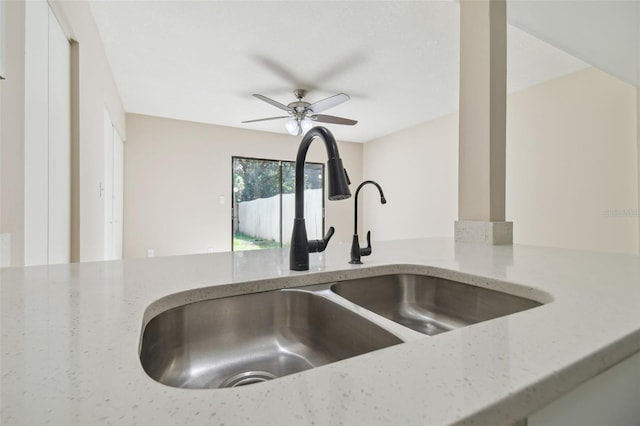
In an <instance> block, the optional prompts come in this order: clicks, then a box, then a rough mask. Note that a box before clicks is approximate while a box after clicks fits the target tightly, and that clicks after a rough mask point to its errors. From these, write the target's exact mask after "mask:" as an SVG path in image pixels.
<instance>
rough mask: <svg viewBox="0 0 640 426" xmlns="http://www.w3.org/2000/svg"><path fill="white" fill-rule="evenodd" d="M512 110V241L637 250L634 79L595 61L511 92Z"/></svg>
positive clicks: (509, 148)
mask: <svg viewBox="0 0 640 426" xmlns="http://www.w3.org/2000/svg"><path fill="white" fill-rule="evenodd" d="M507 116H508V117H507V215H508V217H509V218H510V220H513V222H514V241H516V242H519V243H525V244H533V245H540V246H555V247H570V248H578V249H586V250H598V251H611V252H623V253H637V252H638V238H637V235H638V218H637V215H634V214H632V213H631V214H630V213H629V212H633V211H635V210H636V209H637V207H638V175H637V173H638V164H637V149H638V148H637V140H636V135H635V134H636V105H635V90H634V87H633V86H631V85H629V84H627V83H624V82H622V81H621V80H618V79H616V78H614V77H611V76H609V75H607V74H605V73H604V72H602V71H598V70H596V69H595V68H590V69H587V70H584V71H580V72H577V73H574V74H570V75H567V76H565V77H563V78H559V79H556V80H552V81H549V82H547V83H544V84H541V85H539V86H536V87H535V88H532V89H529V90H524V91H521V92H518V93H515V94H512V95H511V96H509V98H508V110H507Z"/></svg>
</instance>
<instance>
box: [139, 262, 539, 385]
mask: <svg viewBox="0 0 640 426" xmlns="http://www.w3.org/2000/svg"><path fill="white" fill-rule="evenodd" d="M540 305H541V303H540V302H538V301H534V300H530V299H527V298H524V297H520V296H515V295H512V294H508V293H505V292H501V291H496V290H492V289H488V288H484V287H477V286H474V285H470V284H465V283H462V282H457V281H451V280H448V279H444V278H438V277H433V276H429V275H420V274H390V275H379V276H374V277H369V278H357V279H351V280H346V281H341V282H332V283H325V284H320V285H314V286H309V287H299V288H291V289H282V290H272V291H267V292H261V293H251V294H245V295H240V296H232V297H225V298H219V299H210V300H203V301H199V302H194V303H189V304H186V305H182V306H179V307H176V308H173V309H170V310H167V311H165V312H162V313H160V314H159V315H157V316H155V317H154V318H152V319H151V320H150V321H149V322H148V323H147V324H146V326H145V327H144V330H143V332H142V338H141V344H140V360H141V363H142V366H143V368H144V370H145V371H146V373H147V374H148V375H149V376H150V377H151V378H153V379H155V380H156V381H158V382H160V383H163V384H165V385H168V386H173V387H179V388H192V389H207V388H230V387H236V386H242V385H249V384H253V383H259V382H264V381H267V380H272V379H275V378H278V377H282V376H286V375H288V374H293V373H297V372H300V371H304V370H307V369H310V368H314V367H318V366H321V365H325V364H329V363H332V362H336V361H340V360H343V359H346V358H351V357H354V356H357V355H361V354H364V353H367V352H372V351H375V350H378V349H382V348H385V347H388V346H392V345H397V344H400V343H403V342H408V341H411V340H416V339H418V338H424V337H425V335H427V336H434V335H437V334H440V333H443V332H446V331H449V330H454V329H457V328H461V327H465V326H468V325H471V324H474V323H478V322H481V321H487V320H490V319H494V318H497V317H502V316H505V315H511V314H514V313H516V312H519V311H523V310H526V309H530V308H534V307H536V306H540Z"/></svg>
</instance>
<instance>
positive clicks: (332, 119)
mask: <svg viewBox="0 0 640 426" xmlns="http://www.w3.org/2000/svg"><path fill="white" fill-rule="evenodd" d="M309 118H311V119H312V120H314V121H320V122H322V123H333V124H345V125H347V126H353V125H355V124H358V122H357V121H356V120H350V119H348V118H342V117H336V116H334V115H324V114H314V115H312V116H310V117H309Z"/></svg>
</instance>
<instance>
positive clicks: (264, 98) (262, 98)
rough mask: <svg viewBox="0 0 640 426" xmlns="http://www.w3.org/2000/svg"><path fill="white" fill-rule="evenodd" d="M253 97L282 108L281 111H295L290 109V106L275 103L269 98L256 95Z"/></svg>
mask: <svg viewBox="0 0 640 426" xmlns="http://www.w3.org/2000/svg"><path fill="white" fill-rule="evenodd" d="M253 96H254V97H256V98H258V99H260V100H261V101H265V102H266V103H268V104H271V105H273V106H274V107H276V108H280V109H281V110H284V111H287V112H292V111H293V109H291V108H289V107H288V106H286V105H284V104H281V103H280V102H278V101H274V100H273V99H271V98H267V97H266V96H264V95H258V94H254V95H253Z"/></svg>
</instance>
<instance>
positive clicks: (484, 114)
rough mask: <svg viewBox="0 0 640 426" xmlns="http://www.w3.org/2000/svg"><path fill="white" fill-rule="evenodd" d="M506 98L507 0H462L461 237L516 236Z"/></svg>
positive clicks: (496, 239) (490, 240)
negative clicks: (509, 215) (509, 209)
mask: <svg viewBox="0 0 640 426" xmlns="http://www.w3.org/2000/svg"><path fill="white" fill-rule="evenodd" d="M506 103H507V19H506V1H505V0H461V2H460V124H459V151H458V152H459V154H458V155H459V160H458V161H459V167H458V170H459V171H458V174H459V176H458V182H459V183H458V221H456V223H455V239H456V241H460V242H479V243H487V244H511V243H512V242H513V224H512V223H511V222H505V151H506Z"/></svg>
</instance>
